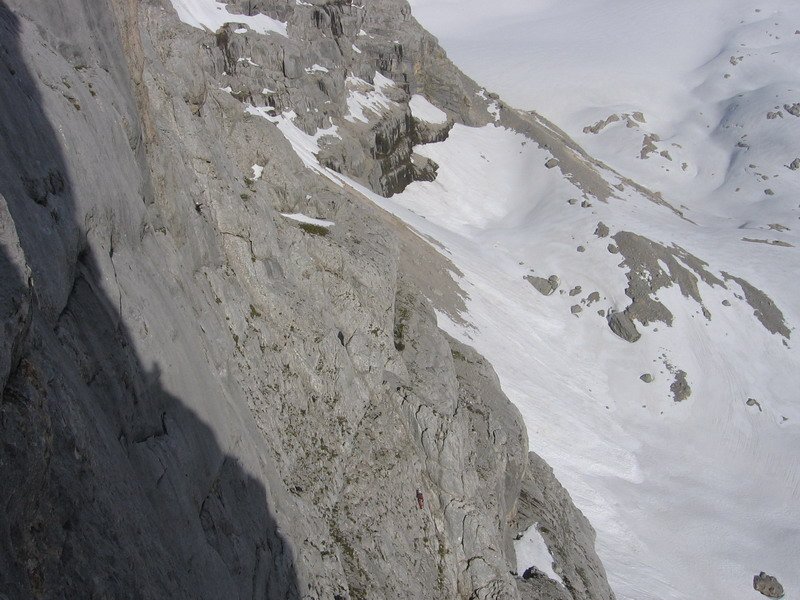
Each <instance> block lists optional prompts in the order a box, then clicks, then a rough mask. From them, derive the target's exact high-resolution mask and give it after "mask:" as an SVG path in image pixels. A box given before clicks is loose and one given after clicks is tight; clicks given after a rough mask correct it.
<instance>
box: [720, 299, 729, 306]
mask: <svg viewBox="0 0 800 600" xmlns="http://www.w3.org/2000/svg"><path fill="white" fill-rule="evenodd" d="M730 305H731V301H730V300H723V301H722V306H730Z"/></svg>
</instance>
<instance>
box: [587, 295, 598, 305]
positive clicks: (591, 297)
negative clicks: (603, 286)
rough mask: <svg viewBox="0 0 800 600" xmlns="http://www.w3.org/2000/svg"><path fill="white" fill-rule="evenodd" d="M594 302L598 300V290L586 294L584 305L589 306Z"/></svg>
mask: <svg viewBox="0 0 800 600" xmlns="http://www.w3.org/2000/svg"><path fill="white" fill-rule="evenodd" d="M595 302H600V292H592V293H591V294H589V295H588V296H586V305H587V306H591V305H592V304H593V303H595Z"/></svg>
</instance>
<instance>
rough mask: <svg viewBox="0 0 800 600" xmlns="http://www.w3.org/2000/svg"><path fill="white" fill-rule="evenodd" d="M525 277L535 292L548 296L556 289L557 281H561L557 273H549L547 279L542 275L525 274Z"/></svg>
mask: <svg viewBox="0 0 800 600" xmlns="http://www.w3.org/2000/svg"><path fill="white" fill-rule="evenodd" d="M525 279H526V281H527V282H528V283H530V284H531V285H532V286H533V287H535V288H536V291H537V292H539V293H540V294H542V295H544V296H549V295H550V294H552V293H553V292H555V291H556V290H557V289H558V285H559V283H561V281H560V280H559V279H558V275H550V277H548V278H547V279H545V278H544V277H536V276H534V275H526V276H525Z"/></svg>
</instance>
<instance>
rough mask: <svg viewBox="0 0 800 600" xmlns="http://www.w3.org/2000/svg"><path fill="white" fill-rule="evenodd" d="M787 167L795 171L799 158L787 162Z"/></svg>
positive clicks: (798, 164)
mask: <svg viewBox="0 0 800 600" xmlns="http://www.w3.org/2000/svg"><path fill="white" fill-rule="evenodd" d="M789 168H790V169H791V170H792V171H797V170H798V169H800V158H795V159H794V160H793V161H792V162H791V163H789Z"/></svg>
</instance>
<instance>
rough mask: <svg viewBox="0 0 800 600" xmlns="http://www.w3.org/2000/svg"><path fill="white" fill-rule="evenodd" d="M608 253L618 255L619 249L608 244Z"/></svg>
mask: <svg viewBox="0 0 800 600" xmlns="http://www.w3.org/2000/svg"><path fill="white" fill-rule="evenodd" d="M608 251H609V252H611V254H619V248H617V246H616V245H615V244H609V245H608Z"/></svg>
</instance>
